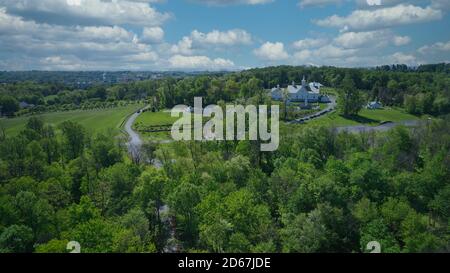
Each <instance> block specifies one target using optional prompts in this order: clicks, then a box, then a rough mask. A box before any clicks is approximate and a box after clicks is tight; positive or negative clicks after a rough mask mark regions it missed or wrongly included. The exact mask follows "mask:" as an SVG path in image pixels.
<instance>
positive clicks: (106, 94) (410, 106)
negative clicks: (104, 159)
mask: <svg viewBox="0 0 450 273" xmlns="http://www.w3.org/2000/svg"><path fill="white" fill-rule="evenodd" d="M48 73H50V72H48ZM55 73H56V72H55ZM60 73H62V72H60ZM303 76H305V77H306V78H307V80H308V81H309V82H312V81H315V82H320V83H322V84H324V85H325V86H327V87H332V88H344V85H343V79H344V78H346V77H347V79H349V78H350V79H351V81H352V82H353V83H352V86H354V87H355V88H356V89H358V90H360V91H363V94H364V96H365V99H366V100H378V101H380V102H381V103H383V104H384V105H387V106H405V107H406V108H407V110H408V111H409V112H411V113H414V114H432V115H442V114H446V113H449V112H450V92H449V86H450V77H449V64H436V65H423V66H419V67H417V68H408V67H407V66H404V65H396V66H385V67H378V68H373V69H363V68H336V67H304V66H299V67H292V66H278V67H267V68H258V69H250V70H246V71H242V72H235V73H214V74H199V75H197V74H186V75H184V76H183V77H166V78H162V79H151V80H143V81H133V82H129V83H118V84H113V85H111V84H98V85H95V86H92V87H89V88H87V89H79V88H74V87H71V86H67V85H64V84H61V83H35V82H30V81H26V82H17V83H11V84H3V85H1V86H0V107H1V113H2V114H3V115H8V116H13V115H16V114H17V113H18V111H19V110H20V107H19V102H26V103H27V104H32V105H33V106H34V107H37V106H40V108H38V109H40V110H39V111H42V109H44V110H45V109H46V108H45V107H49V106H52V109H54V108H55V106H56V107H58V106H62V105H65V107H66V108H67V105H72V106H70V107H69V108H74V107H77V106H80V105H83V104H85V103H87V102H113V101H117V100H120V101H123V100H128V101H129V100H142V99H147V100H148V101H149V102H150V103H152V104H153V105H154V107H155V108H158V109H160V108H166V107H173V106H174V105H177V104H192V103H193V98H194V97H195V96H201V97H203V98H204V101H205V102H206V103H208V104H211V103H217V102H219V101H236V100H242V99H248V98H251V97H254V96H261V95H262V96H266V95H267V92H266V91H267V90H268V89H270V88H272V87H275V86H277V85H281V86H287V85H288V84H291V83H292V82H297V83H300V82H301V80H302V78H303ZM80 108H81V106H80ZM28 111H31V112H32V111H33V110H32V109H31V110H28Z"/></svg>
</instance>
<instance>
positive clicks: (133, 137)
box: [125, 108, 146, 158]
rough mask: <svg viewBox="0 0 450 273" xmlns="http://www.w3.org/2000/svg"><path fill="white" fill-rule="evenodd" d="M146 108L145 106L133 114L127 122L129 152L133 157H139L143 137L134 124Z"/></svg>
mask: <svg viewBox="0 0 450 273" xmlns="http://www.w3.org/2000/svg"><path fill="white" fill-rule="evenodd" d="M145 109H146V108H143V109H141V110H139V111H137V112H135V113H134V114H132V115H131V116H130V117H129V118H128V120H127V122H126V123H125V131H126V132H127V134H128V136H129V139H128V142H127V148H128V152H129V153H130V155H131V156H132V157H133V158H139V156H140V150H141V146H142V139H141V137H140V136H139V134H138V133H137V132H135V131H134V130H133V124H134V122H135V121H136V119H137V117H139V115H141V114H142V111H143V110H145Z"/></svg>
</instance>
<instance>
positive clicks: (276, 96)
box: [270, 77, 322, 103]
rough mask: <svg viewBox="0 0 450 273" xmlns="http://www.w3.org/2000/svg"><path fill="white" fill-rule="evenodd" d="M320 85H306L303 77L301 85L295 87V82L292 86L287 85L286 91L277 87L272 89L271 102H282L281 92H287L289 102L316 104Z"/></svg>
mask: <svg viewBox="0 0 450 273" xmlns="http://www.w3.org/2000/svg"><path fill="white" fill-rule="evenodd" d="M321 86H322V85H321V84H320V83H315V82H313V83H310V84H306V80H305V77H303V80H302V84H301V85H296V84H295V82H293V83H292V85H288V87H287V88H286V89H282V88H280V86H279V85H278V86H277V87H275V88H273V89H272V90H271V92H270V94H271V97H272V99H273V100H283V99H284V98H283V92H287V95H288V100H289V101H299V102H305V103H309V102H318V101H319V99H320V97H321V96H320V87H321Z"/></svg>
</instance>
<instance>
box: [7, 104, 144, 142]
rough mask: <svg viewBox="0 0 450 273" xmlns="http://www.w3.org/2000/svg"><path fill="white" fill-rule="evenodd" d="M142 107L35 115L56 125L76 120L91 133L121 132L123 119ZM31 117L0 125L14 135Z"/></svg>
mask: <svg viewBox="0 0 450 273" xmlns="http://www.w3.org/2000/svg"><path fill="white" fill-rule="evenodd" d="M141 107H142V104H133V105H128V106H123V107H117V108H109V109H95V110H76V111H67V112H53V113H45V114H40V115H35V116H36V117H39V118H41V119H42V120H43V121H44V122H45V123H48V124H51V125H54V126H58V125H59V124H61V123H62V122H64V121H68V120H70V121H74V122H77V123H79V124H81V125H82V126H83V127H85V128H86V130H87V131H88V132H89V133H97V132H102V131H105V130H107V129H114V130H116V131H117V132H119V129H120V128H119V127H120V126H121V125H122V123H123V121H124V120H125V119H126V118H127V117H128V116H129V115H130V114H132V113H133V112H135V111H137V110H138V109H140V108H141ZM29 118H30V116H26V117H17V118H12V119H0V125H1V126H3V127H4V128H5V131H6V134H7V135H9V136H14V135H17V134H18V133H19V132H20V131H22V130H23V129H24V128H25V124H26V122H27V121H28V119H29Z"/></svg>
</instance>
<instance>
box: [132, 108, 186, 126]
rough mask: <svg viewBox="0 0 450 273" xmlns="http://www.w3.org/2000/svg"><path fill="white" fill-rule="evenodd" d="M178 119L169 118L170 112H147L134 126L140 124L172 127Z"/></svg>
mask: <svg viewBox="0 0 450 273" xmlns="http://www.w3.org/2000/svg"><path fill="white" fill-rule="evenodd" d="M177 120H178V118H173V117H171V116H170V112H151V111H147V112H144V113H142V114H141V115H140V116H139V117H138V118H137V119H136V122H135V124H142V125H145V126H159V125H172V124H173V123H174V122H175V121H177Z"/></svg>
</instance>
